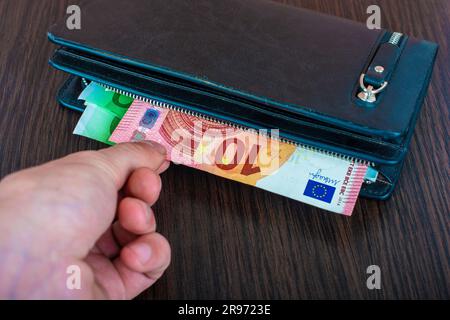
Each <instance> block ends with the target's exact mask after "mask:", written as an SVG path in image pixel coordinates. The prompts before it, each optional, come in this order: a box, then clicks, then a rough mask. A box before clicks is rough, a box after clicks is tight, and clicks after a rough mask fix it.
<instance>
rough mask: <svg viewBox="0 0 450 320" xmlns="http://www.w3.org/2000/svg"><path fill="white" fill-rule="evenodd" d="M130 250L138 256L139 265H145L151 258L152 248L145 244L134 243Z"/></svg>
mask: <svg viewBox="0 0 450 320" xmlns="http://www.w3.org/2000/svg"><path fill="white" fill-rule="evenodd" d="M130 249H131V250H132V251H133V252H134V253H135V254H136V255H137V256H138V259H139V262H140V263H141V264H146V263H147V262H149V261H150V258H151V257H152V248H151V247H150V246H149V245H147V244H145V243H136V244H134V245H132V246H131V247H130Z"/></svg>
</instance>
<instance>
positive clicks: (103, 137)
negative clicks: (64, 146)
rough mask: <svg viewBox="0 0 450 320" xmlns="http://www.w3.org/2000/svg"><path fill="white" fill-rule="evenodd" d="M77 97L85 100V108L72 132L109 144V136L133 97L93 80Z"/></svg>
mask: <svg viewBox="0 0 450 320" xmlns="http://www.w3.org/2000/svg"><path fill="white" fill-rule="evenodd" d="M78 99H80V100H84V101H85V105H86V109H85V110H84V112H83V114H82V116H81V118H80V120H79V122H78V124H77V126H76V127H75V130H74V132H73V133H74V134H77V135H81V136H84V137H87V138H90V139H94V140H97V141H100V142H103V143H106V144H109V145H111V144H113V143H112V142H110V141H109V137H110V136H111V134H112V133H113V132H114V130H115V128H116V127H117V125H118V124H119V122H120V120H121V119H122V117H123V116H124V115H125V113H126V111H127V110H128V108H129V107H130V105H131V103H132V102H133V99H132V98H129V97H127V96H124V95H121V94H119V93H115V92H113V91H110V90H106V89H105V88H104V87H102V86H101V85H99V84H97V83H95V82H91V83H90V84H89V85H88V86H87V87H86V88H85V89H84V90H83V92H82V93H81V95H80V96H79V98H78Z"/></svg>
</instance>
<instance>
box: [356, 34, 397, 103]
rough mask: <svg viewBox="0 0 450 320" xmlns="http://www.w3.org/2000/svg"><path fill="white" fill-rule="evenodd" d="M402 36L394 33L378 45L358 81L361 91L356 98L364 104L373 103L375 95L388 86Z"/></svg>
mask: <svg viewBox="0 0 450 320" xmlns="http://www.w3.org/2000/svg"><path fill="white" fill-rule="evenodd" d="M402 38H403V34H401V33H398V32H394V33H392V35H391V37H390V39H389V40H388V41H387V42H384V43H382V44H381V45H380V47H379V48H378V50H377V52H376V53H375V56H374V58H373V60H372V62H371V63H370V65H369V68H368V69H367V72H366V73H363V74H362V75H361V77H360V79H359V85H360V87H361V91H360V92H359V94H358V98H359V99H360V100H362V101H364V102H368V103H375V102H376V101H377V96H376V95H377V94H378V93H380V92H382V91H383V90H384V89H386V87H387V86H388V83H389V79H390V77H391V75H392V72H393V71H394V69H395V66H396V65H397V62H398V59H399V57H400V53H401V48H400V41H401V40H402Z"/></svg>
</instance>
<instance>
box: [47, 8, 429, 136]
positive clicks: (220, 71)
mask: <svg viewBox="0 0 450 320" xmlns="http://www.w3.org/2000/svg"><path fill="white" fill-rule="evenodd" d="M82 17H83V20H82V28H81V30H68V29H67V28H66V25H65V21H64V22H61V23H60V24H57V25H56V26H54V27H52V29H51V30H50V34H49V37H50V39H51V40H53V41H54V42H56V43H58V44H60V45H63V46H67V47H70V48H74V49H77V50H80V51H83V52H86V53H90V54H94V55H97V56H99V57H102V58H106V59H111V60H114V61H116V62H120V63H122V64H129V65H132V66H139V67H143V68H148V69H150V70H154V71H158V72H162V73H166V74H169V75H171V76H175V77H178V78H180V79H183V80H187V81H191V82H193V83H200V84H201V85H205V86H209V87H211V88H214V89H216V90H222V91H223V92H226V93H227V94H233V95H235V96H237V97H244V98H246V99H252V100H254V101H257V102H259V103H263V104H270V105H271V106H275V107H276V108H279V109H280V110H282V111H284V112H292V113H295V114H301V115H303V116H307V117H310V118H312V119H317V120H320V121H323V122H328V123H330V124H333V125H337V126H341V127H342V128H345V129H347V130H353V131H355V132H359V133H362V134H367V135H372V136H378V137H382V138H383V139H396V138H398V137H402V136H403V135H404V134H405V133H406V132H407V130H408V128H409V126H410V122H411V119H412V118H413V115H414V113H415V112H416V111H417V104H416V103H415V101H416V100H417V96H418V94H419V92H420V91H421V90H420V88H421V85H423V81H422V80H423V78H424V76H422V74H426V72H423V71H426V69H427V68H429V67H430V64H432V62H433V59H434V53H435V52H434V51H435V50H434V51H433V48H429V46H427V45H426V44H424V43H419V42H411V43H409V41H408V44H407V46H406V49H405V50H406V51H408V55H410V57H409V58H408V57H406V58H405V59H403V58H402V57H401V58H400V62H399V70H400V71H402V72H397V71H396V70H395V71H394V72H393V76H392V81H391V83H390V84H389V86H388V88H387V89H386V92H385V94H384V96H383V97H382V101H381V102H380V103H378V104H377V105H376V107H373V108H367V107H362V106H360V105H358V104H357V103H355V96H356V94H357V92H356V91H357V90H358V88H359V84H358V79H359V77H360V75H361V74H362V73H363V72H364V71H365V69H366V68H367V67H368V66H369V64H370V62H371V60H372V57H373V55H374V53H375V52H376V50H377V49H378V46H379V44H380V42H381V41H382V39H383V36H384V34H385V31H380V30H368V29H367V28H366V27H365V26H364V25H361V24H359V23H355V22H352V21H349V20H344V19H340V18H336V17H331V16H326V15H322V14H318V13H315V12H311V11H308V10H303V9H297V8H292V7H288V6H285V5H281V4H278V3H274V2H270V1H260V0H244V1H241V0H228V1H209V0H191V1H185V0H172V1H170V2H167V1H165V0H152V1H146V0H133V1H118V0H113V1H111V0H108V1H102V0H97V1H92V2H89V3H88V4H87V5H85V6H83V11H82ZM405 54H406V52H403V54H402V55H405ZM416 58H420V59H419V60H416ZM408 59H409V60H413V63H414V67H413V66H412V65H410V64H409V63H410V62H411V61H408ZM405 67H406V68H408V69H409V70H406V69H405ZM405 77H407V78H408V79H409V78H414V79H416V82H415V86H413V87H412V88H411V87H409V86H406V85H404V84H403V82H404V81H405V80H407V79H406V78H405Z"/></svg>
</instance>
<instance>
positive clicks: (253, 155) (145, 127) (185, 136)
mask: <svg viewBox="0 0 450 320" xmlns="http://www.w3.org/2000/svg"><path fill="white" fill-rule="evenodd" d="M142 140H153V141H156V142H159V143H160V144H162V145H163V146H165V147H166V149H167V150H168V160H170V161H173V162H175V163H178V164H183V165H186V166H190V167H193V168H196V169H199V170H203V171H206V172H209V173H212V174H215V175H217V176H221V177H225V178H228V179H232V180H235V181H239V182H242V183H245V184H248V185H252V186H255V187H258V188H261V189H264V190H267V191H270V192H273V193H276V194H280V195H283V196H285V197H288V198H291V199H295V200H298V201H301V202H304V203H307V204H310V205H313V206H316V207H319V208H322V209H325V210H328V211H332V212H336V213H340V214H344V215H351V214H352V212H353V208H354V206H355V203H356V201H357V199H358V195H359V192H360V189H361V186H362V184H363V181H364V177H365V175H366V171H367V169H368V167H367V165H365V164H362V163H358V162H354V161H350V160H346V159H344V158H340V157H336V156H332V155H329V154H327V153H324V152H319V151H317V150H311V149H310V148H308V147H303V146H297V145H294V144H291V143H287V142H281V141H280V140H281V139H279V137H278V135H277V130H270V131H269V130H263V131H249V130H243V129H241V128H235V127H233V126H230V125H227V124H221V123H219V122H216V121H212V120H208V119H203V118H200V117H195V116H192V115H189V114H186V113H184V112H180V111H176V110H171V109H167V108H160V107H158V106H156V105H152V104H150V103H147V102H143V101H140V100H134V101H133V103H132V104H131V106H130V107H129V108H128V110H127V112H126V113H125V115H124V116H123V118H122V120H121V121H120V123H119V124H118V125H117V127H116V129H115V130H114V132H113V133H112V135H111V137H110V138H109V141H111V142H113V143H123V142H131V141H142Z"/></svg>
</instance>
